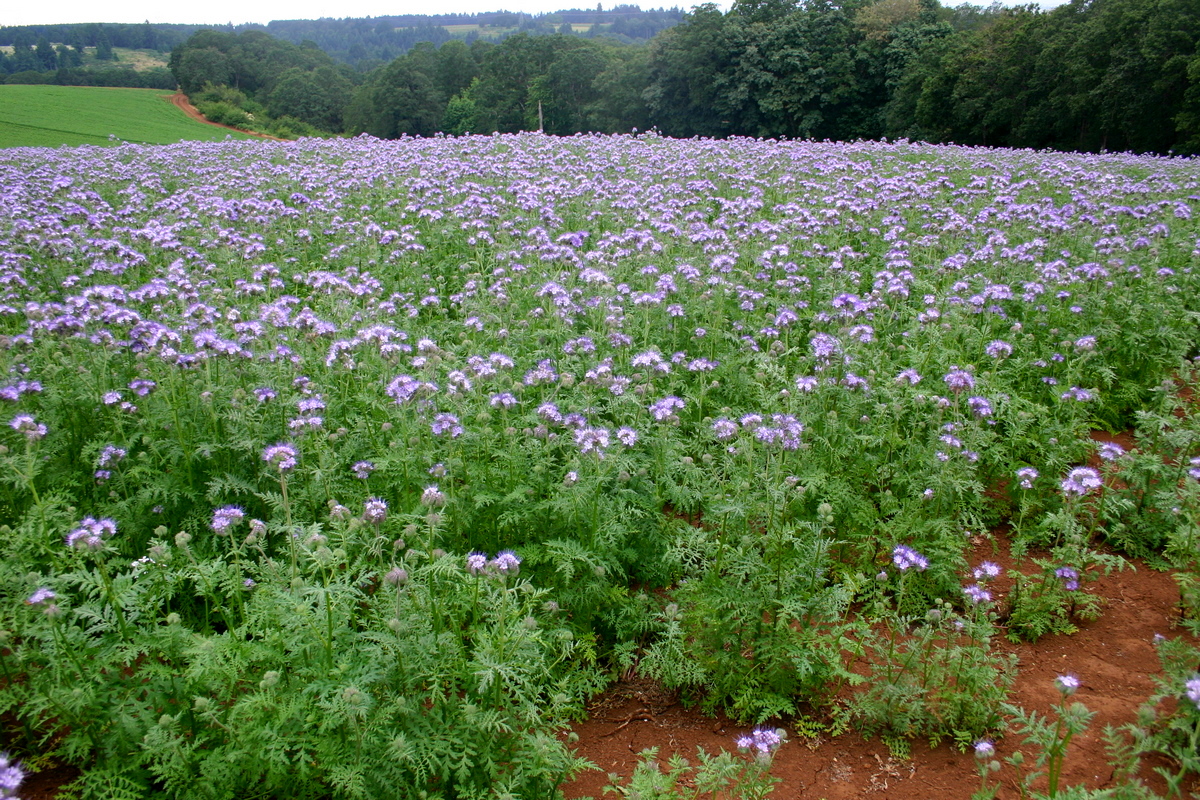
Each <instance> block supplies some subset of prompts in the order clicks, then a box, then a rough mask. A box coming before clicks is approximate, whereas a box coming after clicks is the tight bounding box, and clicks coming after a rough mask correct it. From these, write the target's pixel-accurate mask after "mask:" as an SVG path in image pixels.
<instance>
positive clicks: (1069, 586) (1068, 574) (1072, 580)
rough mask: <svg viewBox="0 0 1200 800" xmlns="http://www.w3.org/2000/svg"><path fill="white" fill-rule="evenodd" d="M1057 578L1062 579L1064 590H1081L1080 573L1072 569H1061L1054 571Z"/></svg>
mask: <svg viewBox="0 0 1200 800" xmlns="http://www.w3.org/2000/svg"><path fill="white" fill-rule="evenodd" d="M1054 575H1055V577H1058V578H1060V579H1062V581H1063V588H1064V589H1066V590H1067V591H1068V592H1073V591H1075V590H1076V589H1078V588H1079V573H1078V572H1076V571H1075V570H1073V569H1071V568H1070V567H1059V568H1058V569H1056V570H1054Z"/></svg>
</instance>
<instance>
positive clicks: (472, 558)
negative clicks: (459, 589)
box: [467, 552, 488, 575]
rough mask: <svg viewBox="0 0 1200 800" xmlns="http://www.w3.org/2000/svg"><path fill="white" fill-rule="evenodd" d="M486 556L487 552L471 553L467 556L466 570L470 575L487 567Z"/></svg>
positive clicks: (476, 573)
mask: <svg viewBox="0 0 1200 800" xmlns="http://www.w3.org/2000/svg"><path fill="white" fill-rule="evenodd" d="M487 564H488V557H487V553H479V552H475V553H471V554H470V555H468V556H467V572H469V573H471V574H472V575H478V574H479V573H481V572H483V571H484V570H485V569H487Z"/></svg>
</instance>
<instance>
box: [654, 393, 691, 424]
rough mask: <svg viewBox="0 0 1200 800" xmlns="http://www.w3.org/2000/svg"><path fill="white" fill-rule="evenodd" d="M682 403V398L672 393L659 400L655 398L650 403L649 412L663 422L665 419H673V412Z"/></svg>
mask: <svg viewBox="0 0 1200 800" xmlns="http://www.w3.org/2000/svg"><path fill="white" fill-rule="evenodd" d="M683 405H684V403H683V400H681V399H679V398H678V397H675V396H674V395H668V396H667V397H664V398H662V399H661V400H655V401H654V402H653V403H651V404H650V413H651V414H653V415H654V418H655V419H656V420H658V421H659V422H665V421H667V420H670V419H674V418H675V412H676V411H678V410H681V409H682V408H683Z"/></svg>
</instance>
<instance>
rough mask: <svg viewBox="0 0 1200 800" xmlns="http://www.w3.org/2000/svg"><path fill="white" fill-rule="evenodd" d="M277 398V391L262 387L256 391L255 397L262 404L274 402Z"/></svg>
mask: <svg viewBox="0 0 1200 800" xmlns="http://www.w3.org/2000/svg"><path fill="white" fill-rule="evenodd" d="M276 396H277V395H276V394H275V390H274V389H268V388H267V387H266V386H260V387H258V388H257V389H255V390H254V397H255V398H256V399H257V400H258V402H260V403H265V402H267V401H268V400H274V399H275V398H276Z"/></svg>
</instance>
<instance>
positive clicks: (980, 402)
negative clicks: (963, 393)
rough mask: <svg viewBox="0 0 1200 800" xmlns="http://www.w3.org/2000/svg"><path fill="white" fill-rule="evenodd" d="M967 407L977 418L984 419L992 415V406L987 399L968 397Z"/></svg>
mask: <svg viewBox="0 0 1200 800" xmlns="http://www.w3.org/2000/svg"><path fill="white" fill-rule="evenodd" d="M967 406H968V407H970V409H971V411H972V412H974V414H975V416H977V417H980V418H984V417H990V416H991V415H992V404H991V403H989V402H988V399H987V398H986V397H968V398H967Z"/></svg>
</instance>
